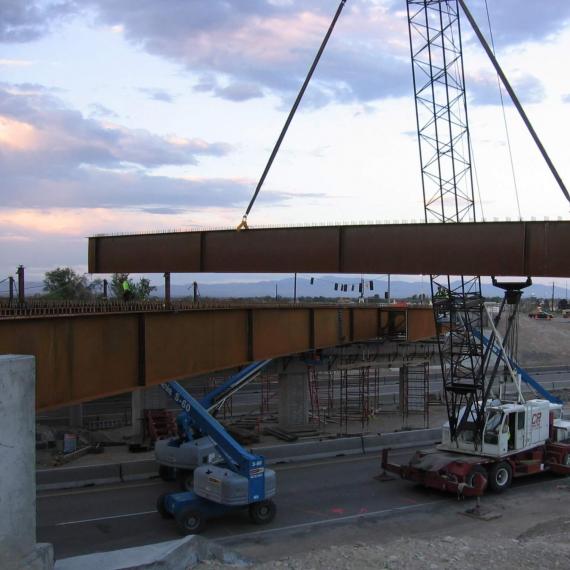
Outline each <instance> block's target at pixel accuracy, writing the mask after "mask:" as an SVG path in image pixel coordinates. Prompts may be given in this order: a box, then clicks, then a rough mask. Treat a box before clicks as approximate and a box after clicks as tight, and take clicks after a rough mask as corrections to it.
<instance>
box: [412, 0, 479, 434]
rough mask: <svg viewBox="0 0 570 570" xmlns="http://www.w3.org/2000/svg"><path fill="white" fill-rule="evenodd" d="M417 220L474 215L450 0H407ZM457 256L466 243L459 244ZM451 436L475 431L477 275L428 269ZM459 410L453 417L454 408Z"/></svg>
mask: <svg viewBox="0 0 570 570" xmlns="http://www.w3.org/2000/svg"><path fill="white" fill-rule="evenodd" d="M407 12H408V28H409V36H410V51H411V59H412V71H413V83H414V96H415V108H416V120H417V133H418V144H419V154H420V163H421V173H422V190H423V199H424V215H425V221H426V223H428V222H438V223H446V224H447V223H461V222H464V221H466V222H469V221H475V220H476V211H475V200H474V191H473V174H472V169H471V145H470V138H469V123H468V117H467V101H466V95H465V74H464V68H463V53H462V43H461V23H460V16H459V6H458V2H457V0H407ZM454 249H455V251H456V255H457V256H461V257H465V258H466V260H467V262H466V266H468V258H469V255H470V253H469V251H467V250H465V249H462V247H461V244H455V247H454ZM430 281H431V294H432V302H433V310H434V317H435V322H436V330H437V339H438V346H439V354H440V358H441V371H442V378H443V388H444V395H445V401H446V406H447V415H448V420H449V427H450V434H451V439H452V440H456V439H457V435H458V434H459V433H460V432H461V431H462V430H463V429H472V430H473V431H474V433H475V435H476V438H478V437H480V435H481V433H482V431H483V425H484V415H485V409H484V408H485V401H484V395H485V393H486V391H487V389H486V386H485V375H484V372H483V371H484V366H483V359H484V347H483V342H482V340H481V338H482V322H483V310H484V306H483V297H482V295H481V280H480V277H479V276H476V275H475V276H466V275H461V276H456V277H454V276H450V275H431V276H430ZM463 407H466V409H467V413H465V414H463V415H462V417H461V419H460V418H459V416H460V414H459V412H460V410H461V408H463Z"/></svg>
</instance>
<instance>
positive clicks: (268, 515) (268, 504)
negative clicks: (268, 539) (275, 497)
mask: <svg viewBox="0 0 570 570" xmlns="http://www.w3.org/2000/svg"><path fill="white" fill-rule="evenodd" d="M276 512H277V507H276V506H275V503H274V502H273V501H271V500H267V501H259V502H258V503H252V504H251V505H249V518H250V519H251V520H252V522H254V523H255V524H269V523H270V522H271V521H272V520H273V519H274V518H275V513H276Z"/></svg>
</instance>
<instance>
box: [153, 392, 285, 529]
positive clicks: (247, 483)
mask: <svg viewBox="0 0 570 570" xmlns="http://www.w3.org/2000/svg"><path fill="white" fill-rule="evenodd" d="M160 386H161V388H162V389H163V390H164V391H165V392H166V393H167V394H168V395H169V396H170V397H171V398H172V399H173V400H174V401H175V402H176V403H177V404H178V405H179V406H180V407H181V408H182V409H183V411H184V414H185V416H187V418H188V421H189V423H191V424H192V426H194V427H195V428H196V429H197V430H199V431H200V432H201V433H203V434H204V435H206V436H208V437H209V438H211V439H212V440H213V442H214V443H215V445H216V450H217V451H218V453H219V454H220V455H221V456H222V457H223V459H224V463H223V464H221V465H209V464H206V465H201V466H200V467H198V468H197V469H196V470H195V471H194V489H193V491H186V492H182V493H165V494H164V495H161V496H160V497H159V498H158V501H157V510H158V512H159V513H160V514H161V515H162V516H163V517H165V518H170V517H174V518H175V519H176V523H177V525H178V529H179V530H180V532H181V533H182V534H196V533H199V532H200V531H201V530H202V529H203V528H204V524H205V521H206V520H207V519H208V518H211V517H217V516H221V515H224V514H226V513H228V512H230V511H232V510H236V509H242V508H244V507H248V508H249V514H250V518H251V519H252V520H253V521H254V522H255V523H258V524H265V523H269V522H271V521H272V520H273V518H274V516H275V505H274V503H273V502H272V501H271V500H269V499H270V498H271V497H272V496H273V495H274V494H275V472H274V471H272V470H270V469H266V468H265V459H264V458H263V457H262V456H260V455H255V454H253V453H250V452H248V451H247V450H245V449H243V448H242V447H241V446H240V445H239V444H238V443H237V442H236V441H235V440H234V439H233V437H232V436H231V435H230V434H229V433H228V432H227V431H226V430H225V429H224V428H223V426H222V425H221V424H220V423H219V422H218V421H217V420H216V419H215V418H214V417H213V416H211V415H210V414H209V413H208V411H207V410H206V408H204V406H202V404H201V403H200V402H199V401H198V400H196V399H195V398H193V397H192V396H191V395H190V394H189V393H188V392H187V391H186V390H185V389H184V388H183V387H182V386H181V385H180V384H178V382H166V383H163V384H161V385H160Z"/></svg>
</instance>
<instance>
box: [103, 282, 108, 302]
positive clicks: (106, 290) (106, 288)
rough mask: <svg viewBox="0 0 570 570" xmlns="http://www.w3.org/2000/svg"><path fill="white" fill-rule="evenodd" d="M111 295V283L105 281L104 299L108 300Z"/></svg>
mask: <svg viewBox="0 0 570 570" xmlns="http://www.w3.org/2000/svg"><path fill="white" fill-rule="evenodd" d="M108 294H109V282H108V281H107V280H106V279H103V299H107V298H108Z"/></svg>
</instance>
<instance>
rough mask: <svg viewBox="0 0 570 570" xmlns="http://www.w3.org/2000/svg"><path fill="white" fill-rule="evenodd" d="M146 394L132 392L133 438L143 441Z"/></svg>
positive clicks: (139, 391)
mask: <svg viewBox="0 0 570 570" xmlns="http://www.w3.org/2000/svg"><path fill="white" fill-rule="evenodd" d="M143 412H144V392H143V390H135V391H134V392H131V422H132V426H133V437H134V438H138V439H140V440H141V442H142V439H143V436H144V426H143V422H144V418H143Z"/></svg>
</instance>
